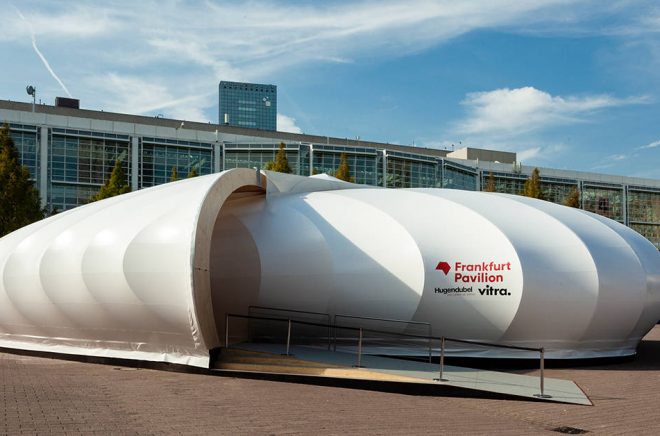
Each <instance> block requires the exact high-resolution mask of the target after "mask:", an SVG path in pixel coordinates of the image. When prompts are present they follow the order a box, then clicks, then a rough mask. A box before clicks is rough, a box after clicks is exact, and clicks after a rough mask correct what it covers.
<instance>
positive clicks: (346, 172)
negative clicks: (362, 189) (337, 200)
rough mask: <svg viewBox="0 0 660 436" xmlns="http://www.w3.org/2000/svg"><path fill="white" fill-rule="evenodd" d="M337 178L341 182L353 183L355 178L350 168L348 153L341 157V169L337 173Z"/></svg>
mask: <svg viewBox="0 0 660 436" xmlns="http://www.w3.org/2000/svg"><path fill="white" fill-rule="evenodd" d="M335 177H336V178H338V179H339V180H343V181H345V182H351V183H353V177H351V169H350V168H349V167H348V158H347V157H346V153H342V154H340V155H339V168H337V171H335Z"/></svg>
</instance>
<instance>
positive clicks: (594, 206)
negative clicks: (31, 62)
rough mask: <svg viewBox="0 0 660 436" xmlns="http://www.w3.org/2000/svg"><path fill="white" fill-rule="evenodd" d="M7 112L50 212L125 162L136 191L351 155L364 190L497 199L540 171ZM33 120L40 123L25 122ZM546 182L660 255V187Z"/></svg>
mask: <svg viewBox="0 0 660 436" xmlns="http://www.w3.org/2000/svg"><path fill="white" fill-rule="evenodd" d="M3 104H5V105H7V104H8V103H3V101H2V100H0V117H4V120H3V121H7V122H8V123H9V126H10V129H11V135H12V137H13V139H14V141H15V143H16V145H17V148H18V151H19V156H20V160H21V163H22V164H23V165H25V166H26V167H27V168H28V169H29V171H30V174H31V176H32V180H34V182H35V184H36V185H37V187H38V188H39V190H40V193H41V196H42V204H43V206H44V207H45V208H46V209H47V210H49V211H54V210H56V211H63V210H67V209H71V208H73V207H76V206H79V205H82V204H85V203H87V202H88V201H89V199H90V198H91V197H92V196H93V195H94V194H96V193H97V192H98V190H99V189H100V187H101V186H102V185H103V183H105V181H106V180H107V178H108V177H109V175H110V173H111V171H112V168H113V166H114V163H115V161H117V160H119V161H120V162H121V164H122V166H123V169H124V173H125V176H126V181H127V183H129V185H130V186H131V188H132V189H133V190H136V189H142V188H147V187H151V186H155V185H160V184H163V183H167V182H170V180H171V177H172V169H173V168H176V171H177V173H178V178H180V179H182V178H185V177H187V175H188V174H190V173H191V172H192V171H193V170H194V171H195V172H196V173H197V174H198V175H206V174H211V173H215V172H219V171H222V170H226V169H231V168H264V167H265V166H266V163H267V162H269V161H274V160H275V155H276V153H277V151H278V149H279V146H280V144H281V143H282V144H284V148H285V151H286V155H287V159H288V161H289V166H290V167H291V169H292V172H293V173H294V174H298V175H303V176H310V175H314V174H329V175H334V174H335V172H336V171H337V168H338V167H339V163H340V159H341V155H342V154H343V153H345V154H346V158H347V161H348V165H349V168H350V175H351V177H352V178H353V180H354V182H355V183H360V184H365V185H372V186H382V187H386V188H418V187H419V188H424V187H436V188H448V189H463V190H470V191H475V190H483V189H485V187H486V186H487V184H488V178H489V176H490V174H492V175H493V178H494V181H495V190H496V191H497V192H502V193H509V194H520V193H521V192H522V190H523V186H524V184H525V181H526V180H527V178H528V177H529V174H530V173H531V171H532V169H533V167H525V168H522V167H520V166H517V164H514V165H510V164H503V163H495V162H479V161H475V160H465V159H456V158H449V157H446V156H445V155H444V154H442V153H441V152H439V151H438V150H425V149H420V148H413V147H403V146H396V145H390V144H382V143H365V142H363V141H358V140H348V139H339V138H329V137H313V136H309V135H298V134H291V133H284V132H264V131H263V130H255V129H239V130H237V129H234V128H231V129H227V131H226V132H223V131H222V129H223V126H222V125H211V124H202V123H190V125H192V127H186V128H185V129H184V128H181V127H180V126H181V122H180V121H177V120H161V119H153V118H149V117H138V116H131V115H122V114H107V113H103V112H92V111H80V112H81V113H83V112H85V116H86V118H85V117H82V116H81V117H71V116H59V117H53V118H46V117H45V116H41V117H39V116H38V115H35V114H30V112H31V110H30V107H31V105H28V104H23V105H24V107H23V106H20V105H21V104H19V103H11V104H14V105H19V106H20V107H21V108H22V110H16V111H7V110H5V111H4V112H3ZM52 110H53V112H55V111H56V110H57V108H53V109H52ZM31 116H34V119H35V122H33V123H29V122H27V120H26V119H29V118H30V117H31ZM119 117H121V119H120V118H119ZM83 125H86V127H84V128H83V127H82V126H83ZM188 125H189V123H188V122H186V126H188ZM408 150H409V151H408ZM445 154H446V153H445ZM540 175H541V188H542V192H543V195H544V199H546V200H548V201H552V202H555V203H560V204H561V203H563V202H564V201H566V198H567V197H568V196H569V194H570V193H571V191H573V190H574V189H577V190H578V192H579V197H580V207H581V208H582V209H584V210H587V211H590V212H594V213H596V214H599V215H603V216H606V217H608V218H611V219H613V220H616V221H619V222H621V223H623V224H625V225H627V226H629V227H631V228H632V229H634V230H636V231H637V232H639V233H640V234H642V235H643V236H644V237H646V238H647V239H649V240H650V241H651V242H653V243H654V244H655V245H656V246H657V247H659V248H660V181H658V180H651V179H635V178H629V177H621V176H608V175H604V174H593V173H580V172H575V171H564V170H556V169H551V168H541V169H540Z"/></svg>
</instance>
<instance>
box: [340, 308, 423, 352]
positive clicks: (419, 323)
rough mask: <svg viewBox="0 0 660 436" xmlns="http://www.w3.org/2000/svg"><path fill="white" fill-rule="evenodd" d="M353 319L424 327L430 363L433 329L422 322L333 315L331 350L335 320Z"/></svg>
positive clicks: (393, 333) (394, 333)
mask: <svg viewBox="0 0 660 436" xmlns="http://www.w3.org/2000/svg"><path fill="white" fill-rule="evenodd" d="M341 318H344V319H354V320H359V321H377V322H386V323H392V324H407V325H413V326H415V325H417V326H424V327H426V330H427V337H428V338H429V339H428V353H429V363H431V362H432V360H433V346H432V345H433V340H432V339H431V335H432V334H433V327H432V326H431V323H428V322H422V321H405V320H401V319H391V318H376V317H371V316H356V315H342V314H335V316H334V317H333V318H332V327H333V328H332V340H333V347H334V348H333V350H334V351H337V319H341ZM340 328H341V327H340ZM387 334H390V335H395V336H396V335H397V334H398V333H396V332H387Z"/></svg>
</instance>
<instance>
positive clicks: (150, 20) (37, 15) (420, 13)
mask: <svg viewBox="0 0 660 436" xmlns="http://www.w3.org/2000/svg"><path fill="white" fill-rule="evenodd" d="M0 1H1V2H2V4H3V8H2V10H3V11H5V14H3V26H2V28H0V47H1V48H2V51H1V52H0V53H1V54H2V58H3V62H2V69H1V71H2V73H1V74H0V98H2V99H10V100H19V101H29V97H28V96H27V95H26V94H25V86H26V85H27V84H32V85H34V86H36V88H37V94H38V98H39V99H41V100H43V101H44V102H45V103H48V104H52V103H53V101H54V99H55V97H56V96H66V95H67V94H70V95H72V96H73V97H75V98H80V99H81V106H82V107H84V108H89V109H98V110H105V111H117V112H126V113H134V114H145V115H156V114H163V115H164V116H165V117H171V118H181V119H186V120H194V121H212V122H217V112H218V110H217V105H218V103H217V84H218V81H220V80H242V81H243V80H244V81H255V82H261V83H273V84H276V85H278V98H279V107H278V111H279V116H278V126H279V129H280V130H287V131H293V132H305V133H313V134H320V135H329V136H337V137H350V138H355V137H357V136H359V137H360V138H362V139H365V140H374V141H382V142H390V143H398V144H413V143H414V144H415V145H418V146H424V147H434V148H445V147H446V148H451V147H452V144H454V146H455V147H460V146H472V147H482V148H494V149H499V150H508V151H515V152H517V153H518V155H519V160H521V161H522V162H523V164H525V165H539V166H548V167H556V168H565V169H576V170H582V171H594V172H603V173H610V174H623V175H633V176H639V177H649V178H656V179H658V178H660V2H657V1H652V0H647V1H644V0H613V1H606V0H599V1H595V0H594V1H592V0H580V1H577V0H534V1H525V0H473V1H456V0H447V1H445V0H442V1H422V0H409V1H405V2H404V1H386V0H380V1H376V0H364V1H326V2H313V1H310V2H304V1H288V2H285V1H264V0H253V1H247V2H235V1H234V2H226V1H163V0H160V1H148V0H147V1H140V2H135V1H123V0H108V1H104V2H96V1H67V2H52V1H30V0H23V1H13V2H11V1H7V0H0Z"/></svg>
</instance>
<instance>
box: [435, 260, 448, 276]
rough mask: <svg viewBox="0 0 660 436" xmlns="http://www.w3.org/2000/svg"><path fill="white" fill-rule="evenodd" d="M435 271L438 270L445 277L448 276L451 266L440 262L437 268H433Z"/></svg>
mask: <svg viewBox="0 0 660 436" xmlns="http://www.w3.org/2000/svg"><path fill="white" fill-rule="evenodd" d="M435 269H439V270H440V271H442V272H443V273H445V275H447V274H449V271H450V270H451V265H449V263H447V262H440V263H438V266H436V267H435Z"/></svg>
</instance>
